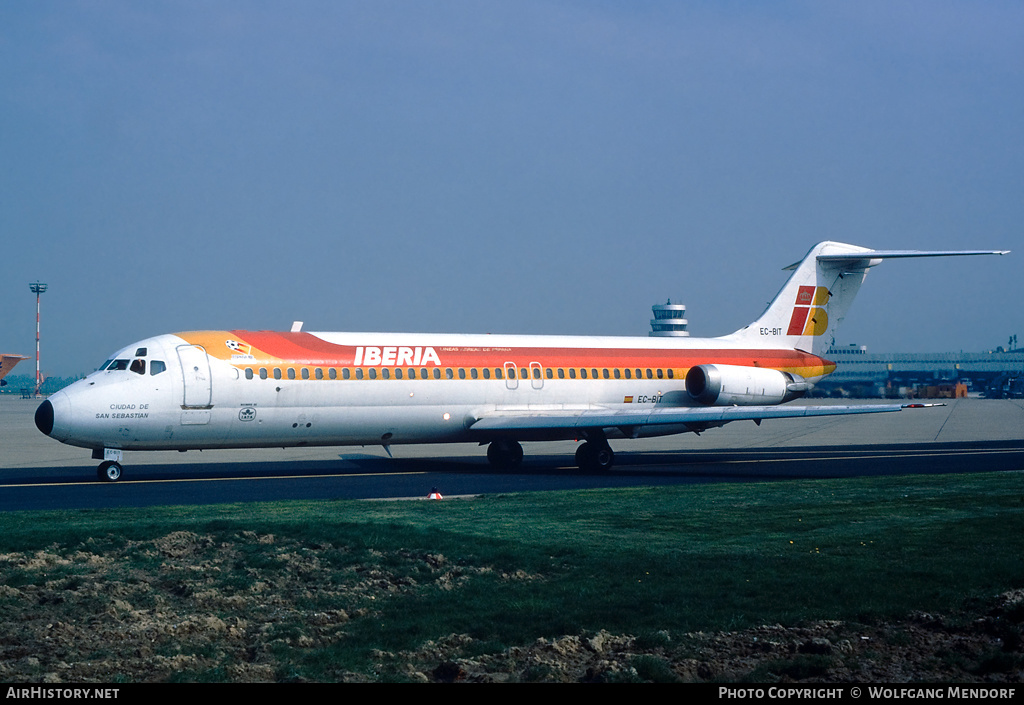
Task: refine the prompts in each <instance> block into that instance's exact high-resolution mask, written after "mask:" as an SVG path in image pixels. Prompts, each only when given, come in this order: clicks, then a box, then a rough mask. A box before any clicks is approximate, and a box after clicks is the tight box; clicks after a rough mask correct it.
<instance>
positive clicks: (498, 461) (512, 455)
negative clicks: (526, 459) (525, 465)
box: [487, 440, 523, 470]
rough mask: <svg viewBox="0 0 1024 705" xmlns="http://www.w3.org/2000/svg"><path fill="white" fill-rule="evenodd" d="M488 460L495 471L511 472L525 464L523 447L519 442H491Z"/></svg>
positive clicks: (488, 449)
mask: <svg viewBox="0 0 1024 705" xmlns="http://www.w3.org/2000/svg"><path fill="white" fill-rule="evenodd" d="M487 460H488V462H490V464H491V467H492V468H494V469H495V470H511V469H512V468H516V467H519V464H520V463H522V462H523V447H522V446H521V445H519V442H518V441H506V440H498V441H491V444H490V445H489V446H487Z"/></svg>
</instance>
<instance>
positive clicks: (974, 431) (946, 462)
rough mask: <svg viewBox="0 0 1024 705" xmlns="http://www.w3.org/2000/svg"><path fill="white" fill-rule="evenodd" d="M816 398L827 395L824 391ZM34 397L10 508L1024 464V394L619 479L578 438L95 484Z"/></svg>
mask: <svg viewBox="0 0 1024 705" xmlns="http://www.w3.org/2000/svg"><path fill="white" fill-rule="evenodd" d="M813 403H828V402H822V401H820V400H814V401H813ZM37 405H38V402H37V401H32V400H22V399H19V398H13V397H10V396H0V488H2V489H0V511H14V510H21V509H58V508H88V507H120V506H154V505H172V504H210V503H221V502H249V501H265V500H275V499H349V498H352V499H355V498H386V497H426V495H427V494H428V493H429V492H430V490H431V489H432V488H435V487H436V488H438V489H439V490H440V491H441V492H442V493H443V494H445V495H448V496H453V495H463V494H482V493H496V492H523V491H536V490H562V489H579V488H597V487H624V486H645V485H646V486H650V485H666V484H681V483H694V482H714V481H723V480H730V481H742V480H748V481H755V480H757V481H763V480H779V479H787V478H811V477H851V476H868V475H875V474H887V475H899V474H917V473H936V472H981V471H1020V470H1024V402H1022V401H1020V400H982V399H959V400H955V401H954V400H951V401H949V402H948V405H947V406H945V407H939V408H929V409H910V410H905V411H902V412H900V413H898V414H875V415H864V416H846V417H820V418H814V419H778V420H768V421H765V422H763V423H762V424H761V426H760V427H758V426H755V425H754V424H753V423H752V422H749V421H746V422H736V423H732V424H730V425H728V426H726V427H724V428H721V429H713V430H710V431H708V432H706V433H703V434H701V435H700V436H699V437H698V436H695V435H694V434H684V435H680V436H668V437H665V438H655V439H646V440H638V441H618V442H613V443H612V446H613V448H614V449H615V451H616V466H615V469H614V470H613V471H612V472H611V473H609V474H586V473H581V472H580V471H579V470H577V469H576V468H575V466H574V461H573V453H574V451H575V444H574V443H527V444H524V449H525V451H526V458H525V460H524V464H523V467H522V468H520V469H519V470H518V471H516V472H494V471H492V470H491V469H490V468H489V466H488V465H487V461H486V459H485V457H484V451H485V449H484V448H483V447H480V446H477V445H469V444H458V445H436V446H393V447H392V452H393V454H394V456H395V457H394V458H388V457H387V454H386V453H385V452H384V450H383V448H379V447H367V448H302V449H288V450H283V449H267V450H237V451H233V450H221V451H204V452H198V451H190V452H188V453H176V452H163V451H161V452H152V453H145V452H131V451H129V452H126V453H125V462H124V465H125V473H124V476H123V479H122V480H121V481H120V482H118V483H115V484H106V483H100V482H97V481H96V474H95V469H96V465H97V462H96V461H94V460H92V459H91V458H90V453H89V451H88V450H85V449H81V448H73V447H70V446H65V445H63V444H61V443H58V442H56V441H54V440H52V439H50V438H48V437H46V436H44V435H42V434H41V433H39V431H38V430H37V429H36V428H35V425H34V423H33V420H32V417H33V414H34V412H35V409H36V406H37Z"/></svg>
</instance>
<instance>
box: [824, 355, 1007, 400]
mask: <svg viewBox="0 0 1024 705" xmlns="http://www.w3.org/2000/svg"><path fill="white" fill-rule="evenodd" d="M825 357H827V358H828V359H829V360H831V361H832V362H834V363H836V371H835V372H833V373H832V374H831V375H829V376H828V377H826V378H825V379H823V380H822V381H821V382H819V383H818V384H817V386H816V387H815V391H816V392H817V393H818V394H819V395H822V394H824V395H830V396H863V397H931V398H934V397H956V396H964V395H966V394H968V393H969V394H972V395H981V396H986V397H993V398H1007V397H1015V398H1021V397H1024V348H1018V349H1016V350H1005V349H1003V348H1001V347H1000V348H997V349H996V350H990V351H988V352H963V351H961V352H943V353H869V352H868V350H867V348H866V347H864V346H863V345H848V346H845V347H844V346H835V347H833V348H831V349H829V351H828V352H827V353H826V354H825Z"/></svg>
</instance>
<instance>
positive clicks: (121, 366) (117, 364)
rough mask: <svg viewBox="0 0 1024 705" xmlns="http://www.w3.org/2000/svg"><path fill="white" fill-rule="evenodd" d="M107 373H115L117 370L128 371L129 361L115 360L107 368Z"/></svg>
mask: <svg viewBox="0 0 1024 705" xmlns="http://www.w3.org/2000/svg"><path fill="white" fill-rule="evenodd" d="M106 369H107V372H114V371H115V370H127V369H128V360H114V361H113V362H111V363H110V365H108V366H107V368H106Z"/></svg>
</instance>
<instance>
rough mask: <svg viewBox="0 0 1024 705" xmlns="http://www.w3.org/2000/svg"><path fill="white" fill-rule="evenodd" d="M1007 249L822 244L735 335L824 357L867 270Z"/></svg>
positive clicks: (808, 255) (809, 254) (990, 253)
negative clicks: (891, 262) (895, 261)
mask: <svg viewBox="0 0 1024 705" xmlns="http://www.w3.org/2000/svg"><path fill="white" fill-rule="evenodd" d="M1007 253H1008V252H1007V251H1003V250H958V251H949V250H943V251H934V252H922V251H918V250H870V249H868V248H866V247H858V246H856V245H847V244H844V243H841V242H821V243H818V244H817V245H815V246H814V247H812V248H811V250H810V252H808V253H807V255H806V256H805V257H804V259H803V260H801V261H800V262H797V263H796V264H793V265H790V266H789V267H786V269H792V270H795V271H794V272H793V274H792V276H791V277H790V278H789V281H787V282H786V284H785V285H784V286H783V287H782V291H780V292H779V293H778V294H777V295H776V297H775V298H774V299H773V300H772V302H771V303H770V304H768V308H767V309H766V310H765V312H764V313H763V314H762V315H761V317H760V318H758V319H757V320H756V321H754V322H753V323H751V324H750V325H749V326H747V327H745V328H743V329H741V330H738V331H736V332H735V333H734V334H733V335H732V336H729V337H734V338H739V339H742V340H758V341H761V342H763V343H767V344H769V345H778V346H780V347H788V348H798V349H800V350H805V351H807V352H810V353H813V354H815V355H820V356H823V355H825V353H826V352H827V351H828V349H829V348H830V347H831V346H832V345H833V344H834V343H835V332H836V330H837V329H838V327H839V324H840V323H842V322H843V319H844V318H845V317H846V312H847V311H849V310H850V304H852V303H853V299H854V297H855V296H856V295H857V292H858V291H860V285H861V284H862V283H863V282H864V278H865V277H866V276H867V273H868V269H870V268H871V267H874V266H875V265H877V264H880V263H881V262H882V260H884V259H891V258H899V257H946V256H955V255H1004V254H1007Z"/></svg>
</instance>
